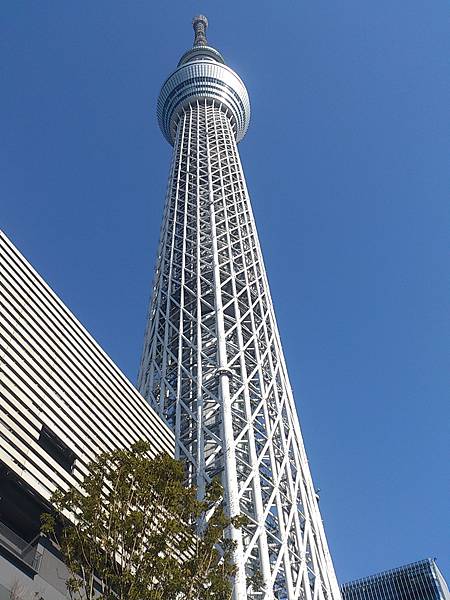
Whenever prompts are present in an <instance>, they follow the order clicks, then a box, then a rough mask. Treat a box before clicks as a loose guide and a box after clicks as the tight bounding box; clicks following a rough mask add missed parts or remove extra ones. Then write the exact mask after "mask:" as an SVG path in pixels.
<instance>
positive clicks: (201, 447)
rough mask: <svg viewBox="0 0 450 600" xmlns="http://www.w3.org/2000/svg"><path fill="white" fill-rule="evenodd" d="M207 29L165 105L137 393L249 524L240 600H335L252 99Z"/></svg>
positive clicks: (238, 555)
mask: <svg viewBox="0 0 450 600" xmlns="http://www.w3.org/2000/svg"><path fill="white" fill-rule="evenodd" d="M206 26H207V20H206V18H205V17H196V18H195V19H194V30H195V41H194V46H193V48H192V49H191V50H189V51H188V52H186V53H185V54H184V55H183V56H182V58H181V60H180V62H179V64H178V67H177V69H176V70H175V71H174V72H173V73H172V75H170V77H169V78H168V79H167V80H166V82H165V83H164V85H163V87H162V90H161V93H160V96H159V99H158V120H159V124H160V127H161V129H162V132H163V134H164V136H165V137H166V139H167V140H168V141H169V142H170V143H171V144H172V145H173V147H174V152H173V161H172V166H171V170H170V178H169V185H168V192H167V200H166V206H165V212H164V219H163V224H162V229H161V240H160V245H159V250H158V257H157V266H156V276H155V280H154V285H153V297H152V302H151V305H150V313H149V318H148V324H147V331H146V336H145V341H144V351H143V356H142V363H141V369H140V374H139V388H140V391H141V392H142V393H143V395H144V396H145V397H146V398H147V399H148V400H149V402H150V404H151V405H152V406H153V407H154V408H155V409H156V410H157V411H158V412H159V414H160V415H161V416H162V417H163V418H164V419H165V420H166V421H167V422H168V424H169V425H170V426H171V427H172V429H173V430H174V432H175V435H176V444H177V456H178V457H180V458H182V459H184V461H185V462H186V465H187V473H188V478H189V480H190V482H192V483H193V484H195V485H197V486H198V489H199V493H200V494H202V492H203V490H204V489H205V485H207V483H208V482H209V481H211V480H212V478H214V477H215V476H217V475H219V476H220V477H221V479H222V483H223V486H224V492H225V503H226V507H227V510H228V511H229V513H230V515H231V516H234V515H238V514H244V515H247V517H248V524H247V525H245V526H244V527H242V528H241V529H233V530H232V531H231V532H230V535H231V536H232V537H233V539H234V540H235V541H236V552H235V561H236V564H237V566H238V571H237V575H236V577H235V581H234V599H235V600H244V599H262V598H265V599H267V600H269V599H277V600H284V599H289V600H294V599H304V600H319V599H327V600H338V599H339V598H340V594H339V588H338V585H337V582H336V577H335V574H334V570H333V565H332V562H331V558H330V554H329V551H328V547H327V542H326V539H325V534H324V530H323V526H322V521H321V518H320V513H319V510H318V506H317V498H316V493H315V490H314V487H313V482H312V479H311V475H310V471H309V467H308V462H307V459H306V455H305V450H304V446H303V441H302V437H301V433H300V427H299V423H298V418H297V415H296V410H295V404H294V400H293V397H292V392H291V388H290V385H289V380H288V375H287V372H286V365H285V362H284V357H283V352H282V349H281V344H280V339H279V335H278V330H277V325H276V321H275V315H274V310H273V306H272V301H271V298H270V292H269V286H268V282H267V278H266V273H265V270H264V264H263V259H262V255H261V250H260V246H259V242H258V237H257V233H256V227H255V222H254V219H253V215H252V209H251V206H250V199H249V195H248V192H247V188H246V184H245V179H244V173H243V170H242V166H241V162H240V158H239V153H238V149H237V143H238V142H239V141H240V140H241V139H242V138H243V137H244V134H245V132H246V129H247V127H248V124H249V119H250V104H249V99H248V94H247V90H246V88H245V86H244V84H243V82H242V81H241V79H240V78H239V77H238V76H237V75H236V73H235V72H234V71H232V70H231V69H230V68H229V67H227V66H226V65H225V64H224V60H223V58H222V56H221V54H220V53H219V52H218V51H217V50H215V49H214V48H212V47H210V46H208V43H207V40H206V36H205V30H206ZM256 571H258V572H259V573H260V574H261V575H262V576H263V579H264V585H265V588H264V591H263V592H256V591H253V590H252V588H251V585H249V583H248V581H249V576H250V575H252V574H253V573H255V572H256Z"/></svg>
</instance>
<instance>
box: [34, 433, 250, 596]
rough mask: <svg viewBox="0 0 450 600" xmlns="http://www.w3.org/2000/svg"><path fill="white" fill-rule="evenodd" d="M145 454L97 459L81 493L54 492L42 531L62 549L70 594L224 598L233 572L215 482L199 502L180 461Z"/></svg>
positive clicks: (140, 446) (142, 450)
mask: <svg viewBox="0 0 450 600" xmlns="http://www.w3.org/2000/svg"><path fill="white" fill-rule="evenodd" d="M148 451H149V445H148V444H147V443H145V442H138V443H136V444H134V445H133V446H132V447H131V448H130V449H127V450H116V451H113V452H109V453H106V454H102V455H100V456H99V457H98V458H97V459H96V460H95V461H94V462H93V463H92V464H91V465H90V469H89V474H88V475H87V477H86V478H85V480H84V482H83V486H82V488H75V487H73V488H71V489H69V490H68V491H66V492H61V491H57V492H55V493H54V494H53V497H52V503H53V505H54V507H55V509H56V512H55V514H54V515H50V514H45V515H43V517H42V523H43V524H42V531H43V533H45V534H46V535H47V536H49V537H50V539H52V541H53V542H54V543H56V544H57V545H58V546H59V548H60V549H61V552H62V554H63V557H64V560H65V563H66V565H67V567H68V569H69V573H70V576H69V579H68V581H67V587H68V590H69V593H70V597H71V598H72V599H73V600H75V599H80V600H81V599H83V600H92V599H94V598H97V599H101V600H228V599H229V598H230V597H231V583H230V579H231V577H232V575H233V574H234V572H235V567H234V565H233V563H232V555H233V543H232V542H231V541H229V540H227V539H226V538H225V537H224V530H225V529H226V528H227V527H228V526H230V524H231V520H230V519H228V518H227V517H226V516H225V514H224V511H223V508H222V501H221V499H222V487H221V485H220V483H219V482H218V481H214V482H213V483H212V484H211V485H210V486H209V488H208V490H207V493H206V496H205V499H204V500H203V501H199V500H197V498H196V490H195V488H193V487H190V488H187V487H185V486H184V485H183V479H184V472H183V466H182V464H181V463H180V462H179V461H176V460H174V459H172V458H170V457H169V456H168V455H166V454H161V455H159V456H157V457H156V458H154V459H151V458H149V455H148ZM205 515H208V519H206V518H205ZM199 523H200V525H199ZM240 524H241V523H239V520H233V525H234V526H237V527H239V526H240ZM219 541H220V551H219V550H218V542H219Z"/></svg>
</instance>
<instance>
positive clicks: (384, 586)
mask: <svg viewBox="0 0 450 600" xmlns="http://www.w3.org/2000/svg"><path fill="white" fill-rule="evenodd" d="M341 592H342V598H343V600H450V593H449V590H448V586H447V583H446V582H445V579H444V577H443V575H442V573H441V572H440V570H439V568H438V566H437V564H436V561H435V560H434V559H432V558H427V559H425V560H420V561H417V562H414V563H410V564H407V565H404V566H402V567H398V568H396V569H391V570H389V571H383V572H381V573H377V574H376V575H371V576H370V577H364V578H363V579H357V580H355V581H350V582H348V583H345V584H344V585H342V586H341Z"/></svg>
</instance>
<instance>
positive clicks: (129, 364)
mask: <svg viewBox="0 0 450 600" xmlns="http://www.w3.org/2000/svg"><path fill="white" fill-rule="evenodd" d="M199 12H203V13H205V14H206V15H207V16H208V17H209V20H210V28H209V39H210V41H211V43H212V44H213V45H216V47H217V48H218V49H220V50H221V51H222V52H223V54H224V56H225V57H226V59H227V61H228V63H229V64H230V66H232V67H233V68H235V69H236V70H237V71H238V73H239V74H240V75H241V76H242V78H243V79H244V81H245V82H246V84H247V86H248V90H249V93H250V97H251V101H252V109H253V114H252V123H251V126H250V129H249V132H248V134H247V136H246V138H245V139H244V141H243V142H242V143H241V145H240V149H241V156H242V160H243V163H244V168H245V171H246V175H247V180H248V184H249V188H250V193H251V196H252V201H253V206H254V210H255V213H256V219H257V224H258V228H259V233H260V237H261V242H262V246H263V252H264V255H265V260H266V266H267V270H268V274H269V280H270V283H271V288H272V293H273V298H274V304H275V308H276V312H277V316H278V320H279V326H280V329H281V335H282V339H283V343H284V349H285V352H286V356H287V361H288V366H289V370H290V374H291V378H292V382H293V386H294V390H295V393H296V398H297V402H298V407H299V412H300V417H301V423H302V428H303V431H304V435H305V438H306V444H307V450H308V454H309V458H310V462H311V464H312V469H313V475H314V477H315V483H316V485H317V486H318V487H320V488H321V490H322V492H321V507H322V511H323V517H324V521H325V526H326V530H327V533H328V538H329V541H330V545H331V549H332V553H333V557H334V562H335V565H336V569H337V574H338V577H339V579H340V581H341V582H343V581H346V580H349V579H351V578H356V577H361V576H364V575H367V574H371V573H373V572H376V571H378V570H381V569H386V568H391V567H395V566H398V565H400V564H402V563H406V562H408V561H413V560H416V559H420V558H423V557H426V556H435V557H437V558H438V564H440V566H441V568H442V569H443V571H444V573H445V574H446V575H447V577H448V576H449V573H450V562H449V556H450V553H449V544H448V539H449V535H448V533H449V531H448V527H447V523H448V521H449V514H448V505H449V502H448V499H449V498H448V496H449V494H448V484H447V482H448V474H449V473H448V457H449V445H448V439H449V430H448V420H449V410H448V406H449V385H448V384H449V381H448V372H449V368H448V367H449V365H448V358H449V354H450V353H449V351H448V350H449V339H450V338H449V319H448V312H449V305H450V294H449V286H448V275H449V261H448V249H449V241H450V240H449V235H448V233H449V225H450V219H449V216H450V215H449V197H450V177H449V165H450V162H449V158H450V117H449V107H450V75H449V63H450V13H449V6H448V2H447V0H433V1H430V0H402V1H400V0H377V1H376V2H374V1H373V0H343V1H339V2H327V1H325V0H314V1H313V2H305V1H298V0H296V1H292V2H286V1H284V2H283V1H280V2H273V1H271V2H268V1H267V0H259V1H258V2H256V1H254V2H248V1H247V2H243V1H240V2H236V1H234V0H233V1H231V0H230V1H228V2H226V3H225V2H217V1H215V2H213V1H210V2H205V1H198V2H194V1H191V0H176V1H171V2H167V1H158V2H150V1H149V0H148V1H145V2H144V1H143V0H139V1H138V0H130V1H127V2H123V1H119V0H95V1H87V0H84V1H77V2H75V1H72V2H70V1H64V2H62V1H61V0H53V1H50V0H39V2H26V1H25V0H9V1H8V0H6V1H4V2H3V3H2V23H1V25H0V28H1V32H0V56H1V59H0V85H1V93H0V131H1V144H0V206H1V211H0V226H1V227H2V229H4V230H5V231H6V233H7V234H8V235H9V236H10V237H11V239H12V240H13V242H14V243H15V244H16V245H17V246H18V247H19V248H20V249H21V250H22V252H23V253H24V254H25V255H26V256H27V258H28V259H29V260H30V261H31V262H32V264H33V265H34V266H35V267H36V268H37V270H38V271H39V272H40V273H41V274H42V275H43V276H44V278H45V279H46V280H47V281H48V282H49V283H50V285H51V286H52V287H53V288H54V289H55V291H56V292H57V293H58V294H59V295H60V296H61V297H62V299H63V300H64V301H65V302H66V304H67V305H68V306H69V307H70V308H71V309H72V310H73V312H74V313H75V315H77V316H78V318H79V319H80V320H81V321H82V323H84V324H85V325H86V327H87V328H88V329H89V331H90V332H91V333H92V334H93V336H94V337H95V338H96V339H97V340H98V341H99V343H100V344H101V345H102V346H103V347H104V349H105V350H106V351H107V352H108V353H109V354H110V356H111V357H112V358H113V359H114V360H115V361H116V362H117V364H118V365H119V366H120V367H121V368H122V369H123V371H124V372H125V373H126V374H127V375H128V376H129V378H130V379H131V380H132V381H135V378H136V374H137V369H138V362H139V356H140V351H141V344H142V338H143V332H144V322H145V315H146V309H147V302H148V295H149V289H150V283H151V279H152V272H153V265H154V259H155V253H156V246H157V238H158V231H159V226H160V221H161V216H162V206H163V199H164V194H165V186H166V181H167V176H168V168H169V160H170V155H171V148H170V146H169V145H168V144H167V143H166V142H165V141H164V140H163V138H162V136H161V134H160V132H159V130H158V128H157V124H156V118H155V103H156V97H157V94H158V92H159V87H160V84H161V82H162V81H163V80H164V78H165V77H166V76H167V75H168V74H169V72H170V70H171V69H173V68H174V67H175V65H176V62H177V60H178V58H179V56H180V55H181V53H182V52H184V51H185V50H186V49H187V48H188V47H189V46H190V45H191V40H192V30H191V19H192V16H193V15H194V14H196V13H199Z"/></svg>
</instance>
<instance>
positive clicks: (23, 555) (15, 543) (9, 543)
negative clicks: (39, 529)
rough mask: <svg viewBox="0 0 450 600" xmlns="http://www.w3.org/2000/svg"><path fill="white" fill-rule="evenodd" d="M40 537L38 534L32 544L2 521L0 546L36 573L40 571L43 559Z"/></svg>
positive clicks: (0, 523)
mask: <svg viewBox="0 0 450 600" xmlns="http://www.w3.org/2000/svg"><path fill="white" fill-rule="evenodd" d="M40 537H41V534H40V533H38V534H37V535H36V536H35V537H34V538H33V539H32V540H31V542H27V541H26V540H24V539H23V538H21V537H20V536H19V535H17V533H15V532H14V531H13V530H12V529H10V528H9V527H8V526H7V525H5V523H2V522H1V521H0V545H2V546H3V547H4V548H6V550H8V551H9V552H11V553H12V554H14V555H15V556H17V558H19V559H20V560H21V561H23V562H24V563H25V564H27V565H28V566H29V567H31V568H32V569H33V570H34V571H36V572H38V571H39V566H40V563H41V558H42V552H39V551H38V544H39V539H40Z"/></svg>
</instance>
